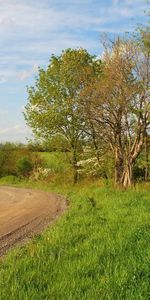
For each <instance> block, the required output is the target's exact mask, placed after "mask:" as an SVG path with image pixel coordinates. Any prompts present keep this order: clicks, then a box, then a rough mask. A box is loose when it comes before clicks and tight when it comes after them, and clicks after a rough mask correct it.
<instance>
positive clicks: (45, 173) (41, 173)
mask: <svg viewBox="0 0 150 300" xmlns="http://www.w3.org/2000/svg"><path fill="white" fill-rule="evenodd" d="M52 173H53V171H52V170H51V169H49V168H43V167H38V168H36V169H34V170H33V171H32V173H31V175H30V180H33V181H36V180H46V179H48V178H49V177H50V176H51V175H52Z"/></svg>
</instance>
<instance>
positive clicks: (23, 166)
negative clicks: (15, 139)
mask: <svg viewBox="0 0 150 300" xmlns="http://www.w3.org/2000/svg"><path fill="white" fill-rule="evenodd" d="M32 170H33V165H32V163H31V161H30V160H29V158H28V157H26V156H24V157H21V158H20V159H19V160H18V161H17V171H18V174H19V175H20V176H24V177H26V176H29V174H30V172H31V171H32Z"/></svg>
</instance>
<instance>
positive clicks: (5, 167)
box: [0, 147, 44, 177]
mask: <svg viewBox="0 0 150 300" xmlns="http://www.w3.org/2000/svg"><path fill="white" fill-rule="evenodd" d="M43 165H44V161H43V160H42V158H41V157H40V156H39V155H38V154H37V153H32V152H30V151H29V150H28V149H27V148H19V147H17V148H16V149H12V147H9V148H5V147H4V148H2V149H1V150H0V177H3V176H8V175H14V176H18V175H19V176H28V175H29V174H30V172H31V170H32V169H35V168H37V167H39V166H43Z"/></svg>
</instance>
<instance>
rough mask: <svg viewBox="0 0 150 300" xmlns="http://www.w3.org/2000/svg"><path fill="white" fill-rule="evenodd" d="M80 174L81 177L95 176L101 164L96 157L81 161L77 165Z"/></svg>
mask: <svg viewBox="0 0 150 300" xmlns="http://www.w3.org/2000/svg"><path fill="white" fill-rule="evenodd" d="M77 167H78V173H79V174H81V175H84V174H86V175H92V176H95V175H97V173H98V170H99V164H98V161H97V158H96V157H92V158H88V159H84V160H80V161H78V163H77Z"/></svg>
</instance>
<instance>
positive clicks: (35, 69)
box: [18, 64, 38, 80]
mask: <svg viewBox="0 0 150 300" xmlns="http://www.w3.org/2000/svg"><path fill="white" fill-rule="evenodd" d="M37 72H38V65H37V64H34V65H33V67H32V69H30V70H24V71H22V72H21V73H19V75H18V77H19V79H20V80H25V79H27V78H29V77H31V76H32V75H33V74H36V73H37Z"/></svg>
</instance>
